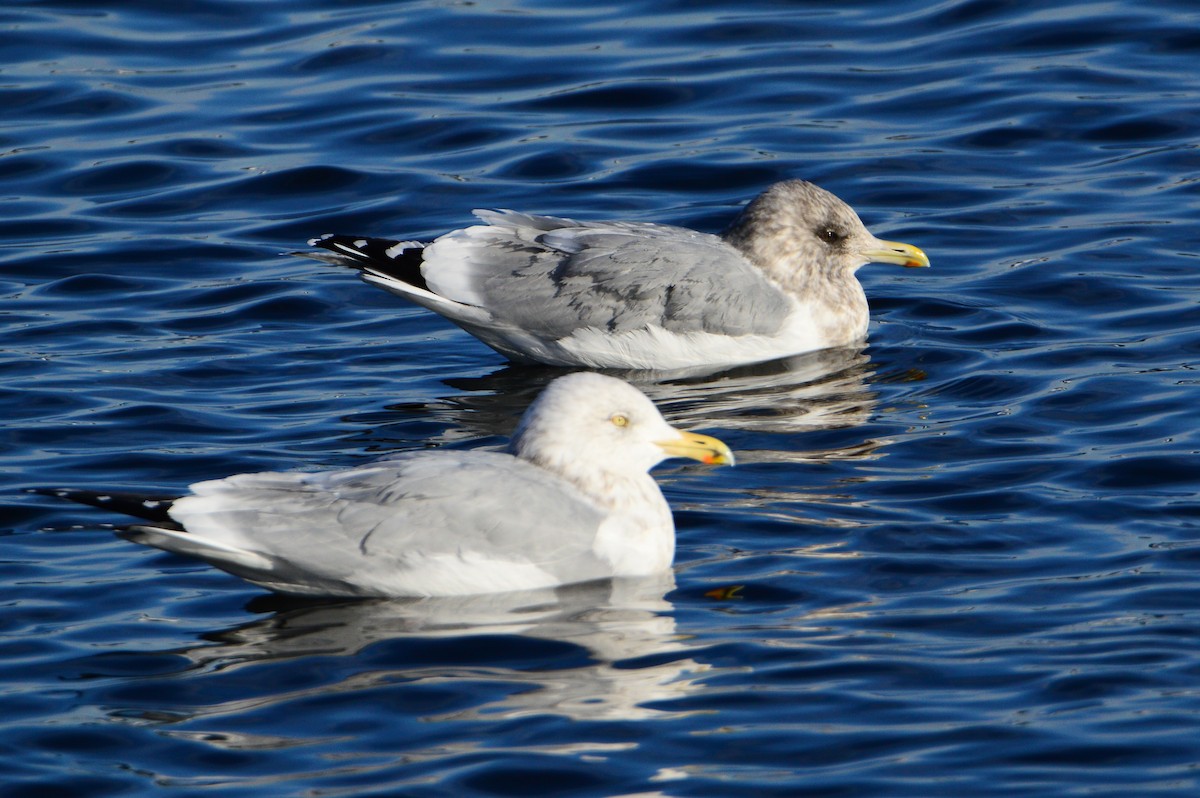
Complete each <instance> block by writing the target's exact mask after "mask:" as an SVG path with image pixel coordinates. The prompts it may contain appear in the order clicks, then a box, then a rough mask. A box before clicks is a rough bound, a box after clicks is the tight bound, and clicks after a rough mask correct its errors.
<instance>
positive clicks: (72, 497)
mask: <svg viewBox="0 0 1200 798" xmlns="http://www.w3.org/2000/svg"><path fill="white" fill-rule="evenodd" d="M27 492H28V493H36V494H38V495H41V496H53V497H55V498H58V499H66V500H67V501H72V502H77V503H79V504H86V505H88V506H90V507H99V508H101V509H102V510H111V511H113V512H114V513H121V514H122V515H129V516H133V517H134V518H142V519H145V520H147V521H155V522H158V523H164V524H173V523H174V522H173V521H172V520H171V515H170V512H169V511H170V509H171V505H172V504H173V503H174V502H175V500H176V499H178V498H179V497H178V496H146V495H143V494H140V493H118V492H112V491H98V490H83V489H80V488H30V489H29V490H28V491H27Z"/></svg>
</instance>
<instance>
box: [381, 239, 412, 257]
mask: <svg viewBox="0 0 1200 798" xmlns="http://www.w3.org/2000/svg"><path fill="white" fill-rule="evenodd" d="M408 248H409V247H408V242H407V241H400V242H397V243H395V244H392V245H391V246H390V247H388V248H387V249H385V250H384V251H383V254H384V255H385V256H387V257H389V258H395V257H397V256H399V255H400V254H401V253H402V252H404V250H406V249H408Z"/></svg>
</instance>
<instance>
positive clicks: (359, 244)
mask: <svg viewBox="0 0 1200 798" xmlns="http://www.w3.org/2000/svg"><path fill="white" fill-rule="evenodd" d="M354 246H356V247H358V248H359V249H365V248H366V246H367V239H365V238H356V239H355V240H354Z"/></svg>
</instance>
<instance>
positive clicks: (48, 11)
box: [0, 0, 1200, 798]
mask: <svg viewBox="0 0 1200 798" xmlns="http://www.w3.org/2000/svg"><path fill="white" fill-rule="evenodd" d="M0 26H3V33H4V35H3V36H0V101H2V102H3V106H4V109H5V111H4V114H3V119H2V120H0V186H2V187H3V197H4V199H3V207H4V213H3V214H2V216H0V290H2V292H3V293H2V296H3V303H2V304H0V313H2V314H3V315H2V317H0V324H2V327H0V335H2V338H0V349H2V351H0V375H2V380H0V419H3V421H0V434H2V435H3V443H4V446H3V450H2V451H3V455H0V480H3V497H4V498H3V499H2V501H3V505H4V507H3V520H2V522H0V532H2V533H3V539H2V540H0V545H2V546H3V555H2V559H3V561H4V577H3V580H2V582H0V584H3V586H4V592H3V596H4V599H3V600H4V604H5V606H6V608H7V609H6V612H5V613H4V616H3V618H4V620H3V621H2V622H0V760H2V763H3V764H2V770H3V772H4V774H5V775H4V777H3V778H4V786H3V787H0V792H3V794H4V795H5V796H6V798H7V796H45V795H50V794H55V795H68V794H69V795H80V796H108V795H142V794H158V793H172V794H197V795H199V794H205V795H214V794H228V795H236V796H239V798H245V797H246V796H259V795H261V796H279V795H354V796H374V795H378V796H384V795H389V796H391V795H456V796H461V795H504V794H510V795H511V794H560V795H596V796H615V795H669V796H690V795H730V794H742V793H746V792H753V793H754V794H756V795H764V796H766V795H780V796H785V795H786V796H801V795H812V796H841V795H844V796H868V795H879V796H914V798H917V797H920V796H930V795H954V796H961V795H972V796H989V795H995V796H1011V795H1018V794H1019V795H1050V796H1068V795H1120V796H1129V795H1157V794H1163V795H1179V796H1185V795H1186V796H1191V795H1195V794H1196V793H1197V790H1198V789H1200V784H1198V782H1200V777H1198V775H1197V773H1198V768H1200V742H1197V741H1198V740H1200V728H1198V726H1200V723H1198V720H1200V692H1198V691H1197V684H1200V656H1198V654H1197V645H1196V640H1197V638H1198V636H1200V576H1198V575H1197V572H1198V568H1197V566H1198V565H1200V535H1198V533H1197V524H1198V523H1200V503H1198V502H1197V500H1196V488H1197V484H1198V482H1200V465H1197V463H1198V460H1197V457H1196V452H1197V450H1198V449H1200V439H1198V436H1197V433H1196V432H1195V429H1196V424H1195V423H1194V419H1195V407H1196V398H1197V388H1196V383H1197V377H1196V369H1197V363H1198V361H1200V332H1198V326H1200V325H1198V322H1200V306H1198V304H1197V296H1198V294H1200V292H1198V289H1200V278H1198V276H1197V269H1196V266H1197V260H1196V258H1197V253H1198V252H1200V246H1198V244H1197V236H1196V233H1195V231H1196V229H1197V222H1198V216H1200V213H1198V206H1200V203H1198V202H1197V199H1196V196H1197V195H1196V180H1197V175H1198V174H1200V153H1198V151H1197V147H1196V142H1197V140H1198V135H1197V134H1198V128H1200V125H1198V119H1197V111H1196V108H1197V107H1200V103H1198V96H1197V95H1198V91H1197V87H1196V70H1195V63H1196V55H1197V52H1198V51H1200V33H1198V32H1197V31H1200V13H1198V12H1196V11H1195V10H1194V8H1193V5H1192V4H1190V3H1182V2H1175V3H1170V2H1168V3H1155V4H1148V3H1141V4H1137V3H1132V2H1112V3H1066V4H1058V5H1056V6H1055V7H1053V8H1049V7H1047V8H1042V7H1040V6H1029V7H1028V8H1026V7H1023V6H1022V5H1021V4H1010V3H997V2H986V1H984V0H976V1H975V2H969V1H964V0H949V1H948V2H942V3H936V4H932V5H930V4H918V3H909V2H902V0H883V1H882V2H877V3H871V4H868V5H867V6H865V7H861V8H846V7H841V6H837V5H831V4H816V3H806V2H800V3H784V2H751V3H745V2H737V3H734V2H728V0H724V1H717V0H714V1H713V2H700V3H697V2H686V3H685V2H674V3H650V2H632V1H630V2H611V3H602V4H588V5H585V6H580V5H578V4H573V3H565V2H562V0H515V2H506V3H497V2H491V0H480V2H472V3H451V2H410V3H399V2H390V3H389V2H379V3H374V2H351V3H339V4H336V6H333V5H329V4H316V3H310V2H307V1H306V0H301V1H300V2H289V3H280V2H259V3H251V4H245V3H232V2H228V1H227V0H206V1H205V2H188V3H179V4H172V6H171V8H170V9H169V10H166V9H165V8H163V7H161V6H160V5H156V4H153V3H138V2H130V3H124V4H119V5H118V6H116V7H113V8H108V9H104V8H97V7H96V6H95V4H91V3H72V2H27V3H18V4H16V5H10V6H8V7H6V9H5V10H4V11H2V12H0ZM791 177H805V178H807V179H810V180H813V181H814V182H817V183H818V184H820V185H822V186H824V187H826V188H828V189H830V190H832V191H834V192H835V193H837V194H838V195H839V196H841V197H843V198H844V199H846V200H847V201H848V202H850V203H851V204H852V205H854V207H855V208H856V209H857V210H858V211H859V213H860V215H861V216H862V217H863V219H864V221H866V223H867V224H868V226H870V227H871V229H872V231H873V232H875V233H876V234H878V235H881V236H884V237H887V238H891V239H897V240H902V241H910V242H912V243H915V244H918V245H920V246H921V247H923V248H924V249H925V250H926V251H927V252H928V253H929V254H930V257H931V259H932V260H933V265H934V268H933V269H930V270H921V271H917V270H901V269H889V268H888V267H885V266H871V267H867V268H866V269H864V270H863V271H862V272H860V277H861V279H862V281H863V282H864V284H865V285H866V288H867V293H868V296H869V297H870V300H871V305H872V318H873V323H872V328H871V331H870V338H869V343H868V344H867V345H866V346H864V347H863V348H861V349H855V350H839V351H832V352H824V353H817V354H814V355H809V356H803V357H798V358H792V359H790V360H787V361H784V362H780V363H773V364H766V365H762V366H756V367H751V368H745V369H738V370H734V371H732V372H728V373H724V374H719V375H711V376H705V377H693V378H688V379H673V380H665V381H664V380H661V379H656V378H655V377H654V376H653V375H643V376H641V377H639V378H635V379H636V380H637V381H638V383H639V385H641V387H643V388H644V389H645V390H646V391H647V392H648V393H649V394H650V395H651V396H652V397H653V398H654V399H655V400H656V401H657V402H659V404H660V406H661V407H662V408H663V409H664V411H665V412H666V414H667V415H668V417H669V418H670V419H671V420H672V421H673V422H676V423H680V424H683V425H685V426H690V427H693V428H697V429H702V430H704V431H706V432H709V433H712V434H715V435H718V436H719V437H721V438H722V439H723V440H725V441H726V442H728V443H729V444H730V445H731V446H732V447H733V449H734V450H735V451H736V452H737V455H738V458H739V466H738V467H737V468H736V469H733V470H731V471H730V470H723V471H713V470H711V469H708V468H705V467H703V466H695V465H679V464H667V465H665V466H664V467H662V468H660V469H659V470H658V471H657V474H658V476H659V478H660V481H661V482H662V484H663V486H664V490H665V492H666V494H667V496H668V499H669V500H670V501H671V502H672V504H673V505H674V507H675V508H676V517H677V523H678V526H679V553H678V557H677V560H678V563H677V568H676V571H675V573H674V574H673V575H671V577H670V578H664V579H662V580H649V581H648V582H641V581H638V582H631V583H615V584H605V585H589V586H582V587H575V588H567V589H563V590H559V591H546V592H544V593H536V594H522V595H514V596H506V597H494V596H493V597H487V598H484V599H463V600H442V601H424V602H420V601H418V602H411V601H410V602H374V603H365V604H362V603H359V604H337V603H329V602H315V603H314V602H309V603H297V602H295V601H287V600H283V599H279V598H275V597H270V596H268V595H265V594H264V593H263V592H262V591H260V590H258V589H256V588H254V587H252V586H250V585H247V584H245V583H243V582H241V581H239V580H237V579H235V578H233V577H230V576H228V575H225V574H223V573H221V572H218V571H215V570H214V569H211V568H208V567H206V566H203V565H200V564H196V563H193V562H190V561H187V560H184V559H181V558H178V557H174V556H170V555H167V554H163V553H160V552H156V551H151V550H147V549H141V548H138V547H135V546H132V545H130V544H128V543H125V542H123V541H120V540H117V539H114V538H113V537H112V536H111V535H109V534H108V533H107V532H106V531H105V530H104V529H103V526H102V525H103V524H104V523H106V522H115V521H117V519H116V518H112V517H109V516H106V515H104V514H103V513H99V512H98V511H93V510H90V509H88V508H82V507H74V506H69V505H64V504H61V503H56V502H53V501H51V500H49V499H46V498H41V497H33V496H29V495H26V494H25V493H23V491H24V489H26V488H30V487H35V486H47V485H70V486H92V487H103V488H105V489H143V490H150V491H156V492H164V493H171V492H177V491H182V490H183V489H184V488H185V487H186V486H187V485H188V484H189V483H191V482H195V481H197V480H200V479H204V478H209V477H217V476H224V475H226V474H230V473H236V472H242V471H252V470H262V469H295V468H316V467H324V468H328V467H339V466H346V465H351V464H354V463H359V462H363V461H366V460H368V459H370V458H371V457H374V456H378V455H379V454H381V453H385V452H390V451H397V450H408V449H414V448H420V447H424V446H442V447H458V448H475V447H491V446H498V445H500V444H501V443H502V442H503V440H504V437H505V436H506V435H507V434H508V432H509V431H511V429H512V426H513V424H514V422H515V419H516V418H517V416H518V415H519V414H520V412H521V411H522V410H523V408H524V407H525V406H526V405H527V404H528V402H529V401H530V399H531V398H532V397H533V396H534V395H535V394H536V392H537V390H538V389H539V388H540V387H541V386H542V385H544V384H545V382H546V381H547V380H549V379H550V378H552V377H553V376H554V372H553V371H551V370H547V369H538V368H515V367H510V366H507V365H506V364H505V363H504V361H503V359H502V358H500V357H499V356H498V355H496V354H495V353H494V352H492V351H491V350H490V349H488V348H487V347H485V346H483V345H482V344H480V343H478V342H476V341H475V340H474V339H472V338H471V337H470V336H468V335H467V334H466V333H463V332H461V331H459V330H458V329H457V328H454V327H453V326H451V325H449V324H447V323H445V322H442V321H440V320H439V319H437V318H435V317H432V316H431V315H430V314H429V313H427V312H425V311H422V310H420V309H417V308H414V307H411V306H408V305H406V304H404V303H403V302H401V301H400V300H398V299H396V298H394V297H392V296H390V295H388V294H385V293H383V292H380V291H378V290H376V289H373V288H370V287H369V286H365V285H363V284H361V283H360V282H358V281H357V280H356V279H354V278H353V276H352V275H350V274H348V273H345V272H341V271H339V270H337V269H333V268H330V267H327V266H324V265H321V264H318V263H314V262H312V261H307V260H302V259H297V258H291V257H286V256H285V255H284V254H282V253H286V252H288V251H290V250H293V249H297V248H301V247H303V245H304V241H305V240H306V239H308V238H310V237H312V236H314V235H318V234H320V233H323V232H330V231H336V232H345V233H361V234H367V235H395V236H401V237H426V236H431V235H436V234H438V233H440V232H443V231H445V230H448V229H451V228H454V227H458V226H461V225H463V224H464V223H466V222H467V221H469V211H470V209H472V208H475V207H510V208H517V209H521V210H527V211H532V212H544V213H555V214H560V215H565V216H577V217H581V218H613V217H621V218H630V219H639V220H646V221H662V222H671V223H677V224H685V225H689V226H693V227H696V228H699V229H704V230H709V231H716V230H719V229H720V228H721V227H722V226H723V225H724V224H725V223H726V222H727V221H728V220H729V219H730V218H731V217H732V215H733V214H734V213H736V211H737V208H738V207H739V205H740V203H742V202H744V201H745V200H747V199H748V198H749V197H751V196H753V195H754V194H755V193H756V192H757V191H758V190H760V189H761V188H763V187H764V186H765V185H767V184H769V183H770V182H772V181H775V180H779V179H784V178H791ZM735 587H737V588H739V589H737V590H733V591H731V590H730V589H731V588H735Z"/></svg>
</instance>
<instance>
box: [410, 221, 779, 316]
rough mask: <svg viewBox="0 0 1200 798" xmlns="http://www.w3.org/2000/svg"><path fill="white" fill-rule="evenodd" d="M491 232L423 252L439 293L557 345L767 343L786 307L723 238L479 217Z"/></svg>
mask: <svg viewBox="0 0 1200 798" xmlns="http://www.w3.org/2000/svg"><path fill="white" fill-rule="evenodd" d="M476 213H477V215H478V216H479V217H480V218H481V219H483V220H484V221H485V222H487V223H488V226H475V227H470V228H467V229H465V230H459V231H455V232H454V233H450V234H448V235H446V236H443V237H442V238H440V239H438V240H437V241H436V242H434V243H433V244H432V245H430V246H429V247H427V248H426V249H425V253H424V254H425V266H424V268H423V274H424V276H425V279H426V280H427V281H428V283H429V285H430V286H431V288H433V290H435V291H436V292H437V293H439V294H441V295H443V296H445V297H447V298H449V299H453V300H455V301H458V302H463V303H466V304H469V305H475V306H479V307H483V308H486V309H487V310H488V311H490V312H491V314H492V316H493V317H494V318H495V319H496V320H497V321H500V322H502V323H507V324H512V325H514V326H516V327H519V328H521V329H525V330H528V331H529V332H532V333H534V334H535V335H538V336H542V337H545V338H550V339H558V338H565V337H568V336H570V335H571V333H572V332H574V331H575V330H577V329H579V328H586V327H590V328H596V329H600V330H605V331H607V332H612V333H620V332H625V331H633V330H640V329H643V328H646V327H649V326H657V327H661V328H663V329H666V330H668V331H671V332H676V333H686V332H707V333H715V334H724V335H751V334H759V335H770V334H772V333H775V332H777V331H778V330H779V329H780V327H781V326H782V324H783V322H784V319H785V318H786V317H787V314H788V313H789V311H790V310H791V305H790V301H789V300H788V299H787V297H786V296H785V295H784V294H783V292H782V291H780V290H779V288H777V287H776V286H775V285H773V284H772V283H771V282H770V281H769V280H768V279H767V278H766V277H764V276H763V274H762V272H761V270H759V269H757V268H755V267H754V266H752V265H751V264H750V263H749V262H748V261H747V260H746V259H745V258H744V257H743V256H742V255H741V253H739V252H738V251H737V250H736V249H735V248H733V247H732V246H730V245H729V244H726V243H725V242H724V241H723V240H722V239H721V238H719V237H717V236H713V235H708V234H705V233H697V232H694V231H691V230H686V229H683V228H679V227H672V226H668V225H656V224H642V223H632V222H597V223H590V222H575V221H572V220H569V219H559V218H555V217H547V216H530V215H526V214H520V213H514V212H511V211H477V212H476Z"/></svg>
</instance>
